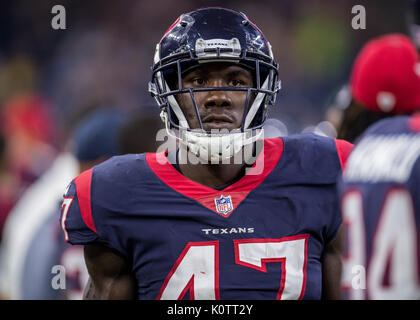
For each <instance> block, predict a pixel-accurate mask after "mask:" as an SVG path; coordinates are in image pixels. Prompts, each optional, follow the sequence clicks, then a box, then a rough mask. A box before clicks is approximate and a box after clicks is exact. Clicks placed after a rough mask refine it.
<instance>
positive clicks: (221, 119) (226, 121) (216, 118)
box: [202, 114, 233, 131]
mask: <svg viewBox="0 0 420 320" xmlns="http://www.w3.org/2000/svg"><path fill="white" fill-rule="evenodd" d="M202 123H203V129H204V130H206V131H208V130H212V129H219V130H220V129H233V128H231V127H232V126H233V120H232V119H231V118H230V117H228V116H227V115H224V114H211V115H208V116H207V117H204V119H203V120H202Z"/></svg>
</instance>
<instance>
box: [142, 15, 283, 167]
mask: <svg viewBox="0 0 420 320" xmlns="http://www.w3.org/2000/svg"><path fill="white" fill-rule="evenodd" d="M218 61H220V62H229V63H234V64H239V65H240V66H242V67H245V68H247V69H248V70H251V71H252V72H253V75H254V80H255V81H254V87H207V88H202V87H200V88H183V86H182V76H183V75H184V74H185V73H186V72H188V70H191V69H192V68H194V67H197V66H199V65H200V64H203V63H206V62H218ZM152 69H153V75H152V81H151V82H150V83H149V91H150V92H151V94H152V96H154V97H155V99H156V101H157V103H158V105H159V106H160V108H161V110H162V111H161V117H162V120H163V121H164V122H165V124H166V128H167V130H168V133H169V134H171V133H170V131H173V130H175V131H178V132H179V134H174V135H175V136H176V137H177V138H178V139H180V141H181V142H184V143H186V145H187V146H188V147H189V150H190V151H192V152H194V153H196V154H197V155H198V156H200V157H201V158H206V159H222V158H228V157H231V156H232V155H233V153H236V152H238V151H239V150H240V148H242V146H243V145H245V144H248V143H251V142H253V141H255V140H256V138H257V137H258V136H260V134H261V132H262V126H263V123H264V121H265V119H266V117H267V109H268V107H269V106H270V105H273V104H274V102H275V99H276V94H277V92H278V91H279V89H280V81H279V80H278V72H277V63H276V62H275V61H274V56H273V53H272V50H271V46H270V44H269V42H268V41H267V40H266V38H265V37H264V35H263V34H262V32H261V30H259V29H258V27H257V26H256V25H255V24H254V23H252V22H251V21H250V20H249V19H248V17H247V16H246V15H245V14H243V13H239V12H236V11H234V10H230V9H225V8H217V7H215V8H202V9H198V10H195V11H192V12H188V13H185V14H182V15H181V16H180V17H179V18H178V19H177V20H176V21H175V22H174V23H173V24H172V26H171V27H170V28H169V29H168V31H166V33H165V34H164V35H163V37H162V39H161V40H160V42H159V43H158V44H157V46H156V52H155V57H154V63H153V68H152ZM216 90H217V91H219V90H220V91H221V90H223V91H238V90H239V91H245V92H246V94H247V98H246V102H245V104H246V105H245V106H244V113H243V117H242V125H241V127H240V128H238V129H237V132H234V133H232V132H230V133H226V134H220V133H219V134H217V137H219V138H222V139H223V138H227V139H230V143H227V144H226V143H224V145H225V146H226V147H223V149H224V150H220V148H219V147H217V148H213V149H214V150H210V144H212V145H213V146H214V141H213V142H212V143H210V142H209V139H210V138H212V137H213V138H214V137H215V134H214V133H213V134H212V133H211V132H206V131H205V130H204V129H203V125H202V122H201V119H200V115H199V111H198V108H197V104H196V102H195V98H194V93H195V92H197V91H216ZM180 93H184V94H185V93H187V94H188V93H189V95H190V97H191V99H192V101H193V104H194V107H195V112H196V116H197V118H198V122H199V124H200V128H199V129H191V128H190V127H189V124H188V121H187V119H186V117H185V115H184V114H183V112H182V109H181V108H180V106H179V104H178V101H177V99H176V95H177V94H180ZM216 144H219V143H216ZM216 149H217V150H216ZM226 149H229V150H226ZM222 151H227V152H225V153H224V156H222Z"/></svg>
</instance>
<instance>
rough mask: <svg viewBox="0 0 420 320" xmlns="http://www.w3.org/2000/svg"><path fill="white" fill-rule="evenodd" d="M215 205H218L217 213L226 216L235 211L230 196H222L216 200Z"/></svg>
mask: <svg viewBox="0 0 420 320" xmlns="http://www.w3.org/2000/svg"><path fill="white" fill-rule="evenodd" d="M214 203H215V204H216V210H217V212H219V213H221V214H224V215H226V214H228V213H229V212H231V211H232V210H233V203H232V198H231V197H230V196H228V197H225V196H223V194H222V195H221V196H220V198H215V199H214Z"/></svg>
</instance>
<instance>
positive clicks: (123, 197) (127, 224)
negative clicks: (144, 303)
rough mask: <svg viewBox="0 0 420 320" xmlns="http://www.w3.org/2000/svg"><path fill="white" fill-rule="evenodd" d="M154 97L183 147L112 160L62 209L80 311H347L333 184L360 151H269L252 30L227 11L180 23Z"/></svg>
mask: <svg viewBox="0 0 420 320" xmlns="http://www.w3.org/2000/svg"><path fill="white" fill-rule="evenodd" d="M149 88H150V91H151V92H152V94H153V95H154V97H155V98H156V100H157V102H158V105H159V107H160V108H161V118H162V119H163V121H164V122H165V125H166V130H167V132H168V135H170V136H171V137H175V138H176V139H177V140H178V142H179V144H178V147H177V148H175V149H171V150H168V151H164V152H160V153H146V154H137V155H127V156H122V157H114V158H112V159H111V160H108V161H106V162H104V163H102V164H101V165H98V166H96V167H94V168H93V169H91V170H88V171H85V172H84V173H82V174H81V175H79V176H78V177H77V178H75V179H74V180H73V182H72V184H71V186H70V188H69V190H68V192H67V194H66V195H65V200H64V204H63V211H62V217H61V224H62V226H63V231H64V234H65V237H66V239H67V241H68V242H70V243H72V244H83V245H84V246H85V247H84V248H85V249H84V252H85V261H86V265H87V268H88V271H89V275H90V281H89V284H88V285H87V288H86V291H85V298H91V299H132V298H137V299H183V298H189V299H207V300H211V299H320V298H330V299H334V298H340V276H341V252H340V239H341V237H340V232H339V229H340V225H341V214H340V212H339V203H338V198H337V195H336V181H337V177H338V176H339V175H340V174H341V170H342V167H343V166H344V163H345V161H346V158H347V154H348V153H349V151H350V149H351V147H352V145H351V144H349V143H347V142H344V141H339V140H334V139H330V138H325V137H320V136H316V135H313V134H308V135H299V136H291V137H287V138H273V139H263V130H262V129H261V128H262V126H263V123H264V120H265V119H266V117H267V110H268V108H269V107H270V106H271V105H273V104H274V102H275V97H276V93H277V91H278V90H279V89H280V82H279V80H278V77H277V63H276V62H275V61H274V56H273V53H272V50H271V47H270V44H269V42H268V41H267V39H266V38H265V36H264V35H263V34H262V32H261V31H260V30H259V29H258V27H257V26H256V25H255V24H254V23H252V22H251V21H250V20H249V19H248V17H247V16H246V15H244V14H243V13H239V12H236V11H233V10H230V9H225V8H203V9H198V10H195V11H192V12H188V13H185V14H182V15H181V16H180V17H179V18H178V19H177V20H176V21H175V22H174V23H173V25H172V26H171V27H170V28H169V29H168V31H167V32H166V33H165V34H164V35H163V37H162V39H161V40H160V41H159V43H158V45H157V47H156V54H155V58H154V64H153V75H152V82H151V83H150V86H149ZM141 138H142V139H153V137H141ZM246 149H249V150H251V152H250V153H249V154H248V153H247V152H246ZM240 155H242V158H241V157H240ZM238 159H239V160H240V161H239V160H238Z"/></svg>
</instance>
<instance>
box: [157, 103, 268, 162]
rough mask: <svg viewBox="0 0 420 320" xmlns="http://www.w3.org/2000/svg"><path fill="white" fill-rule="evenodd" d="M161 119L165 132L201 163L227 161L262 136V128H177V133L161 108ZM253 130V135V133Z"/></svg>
mask: <svg viewBox="0 0 420 320" xmlns="http://www.w3.org/2000/svg"><path fill="white" fill-rule="evenodd" d="M160 116H161V119H162V121H163V122H164V123H165V128H166V132H167V134H168V135H169V136H170V137H172V138H175V139H177V140H178V141H180V142H181V143H182V144H183V145H185V146H186V147H187V149H188V151H189V152H191V153H192V154H193V155H195V156H196V157H197V158H198V159H199V160H200V161H201V162H202V163H205V164H207V163H212V164H218V163H222V162H223V161H227V160H229V159H230V158H232V157H233V156H234V155H235V154H237V153H239V152H240V151H241V150H242V148H243V147H244V146H246V145H248V144H251V143H253V142H255V141H257V140H258V139H260V138H261V137H262V136H263V133H264V129H263V128H260V129H255V130H247V131H245V132H239V131H238V132H223V130H222V132H218V133H215V132H212V133H206V132H198V131H187V130H182V129H181V130H178V135H176V134H174V132H173V131H172V130H171V129H170V124H169V121H168V115H167V113H166V111H164V110H162V112H161V114H160ZM254 132H255V135H253V133H254Z"/></svg>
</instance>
